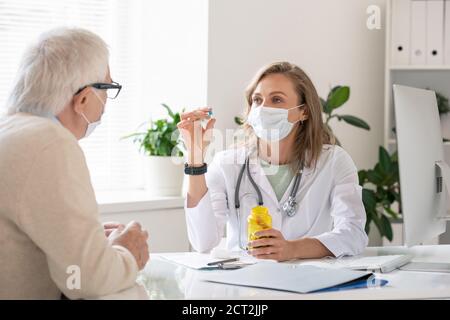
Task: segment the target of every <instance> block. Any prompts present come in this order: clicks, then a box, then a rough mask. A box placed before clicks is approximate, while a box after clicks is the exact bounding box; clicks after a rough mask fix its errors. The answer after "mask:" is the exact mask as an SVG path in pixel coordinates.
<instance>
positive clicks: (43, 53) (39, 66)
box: [7, 28, 109, 116]
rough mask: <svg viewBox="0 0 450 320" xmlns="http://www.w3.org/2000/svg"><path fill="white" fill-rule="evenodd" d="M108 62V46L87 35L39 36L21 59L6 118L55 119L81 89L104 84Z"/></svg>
mask: <svg viewBox="0 0 450 320" xmlns="http://www.w3.org/2000/svg"><path fill="white" fill-rule="evenodd" d="M108 60H109V51H108V46H107V45H106V43H105V42H104V41H103V40H102V39H101V38H100V37H99V36H97V35H96V34H94V33H92V32H90V31H87V30H84V29H78V28H58V29H53V30H50V31H48V32H46V33H44V34H42V35H41V36H40V37H39V39H38V41H37V43H35V44H33V45H32V46H30V47H29V48H28V49H27V50H26V52H25V54H24V56H23V58H22V62H21V64H20V68H19V72H18V76H17V79H16V81H15V83H14V86H13V90H12V92H11V94H10V96H9V99H8V104H7V107H8V114H15V113H17V112H27V113H32V114H35V115H39V116H53V115H57V114H58V113H60V112H61V111H62V110H63V109H64V107H65V106H66V105H67V104H68V103H69V102H70V101H71V99H72V98H73V96H74V94H75V93H76V92H77V91H78V90H79V89H80V88H81V87H83V86H86V85H88V84H91V83H95V82H104V81H105V77H106V75H107V72H108Z"/></svg>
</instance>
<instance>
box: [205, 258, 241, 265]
mask: <svg viewBox="0 0 450 320" xmlns="http://www.w3.org/2000/svg"><path fill="white" fill-rule="evenodd" d="M238 260H239V258H232V259H226V260H220V261H215V262H210V263H208V264H207V265H208V266H214V265H216V264H222V263H227V262H234V261H238Z"/></svg>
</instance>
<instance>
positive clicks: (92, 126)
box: [81, 91, 105, 138]
mask: <svg viewBox="0 0 450 320" xmlns="http://www.w3.org/2000/svg"><path fill="white" fill-rule="evenodd" d="M94 93H95V96H96V97H97V99H99V101H101V103H102V105H103V108H104V107H105V105H104V103H103V101H102V100H101V98H100V97H99V96H98V95H97V92H95V91H94ZM102 115H103V114H102ZM102 115H101V116H100V118H99V119H98V121H95V122H91V121H89V119H88V118H87V117H86V115H85V114H84V113H83V112H82V113H81V116H82V117H83V119H84V120H85V121H86V122H87V124H88V126H87V129H86V133H85V134H84V138H87V137H89V136H90V135H91V134H92V132H94V130H95V128H97V127H98V126H99V125H100V124H101V123H102V121H101V120H102Z"/></svg>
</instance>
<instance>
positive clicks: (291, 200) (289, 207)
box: [234, 157, 304, 250]
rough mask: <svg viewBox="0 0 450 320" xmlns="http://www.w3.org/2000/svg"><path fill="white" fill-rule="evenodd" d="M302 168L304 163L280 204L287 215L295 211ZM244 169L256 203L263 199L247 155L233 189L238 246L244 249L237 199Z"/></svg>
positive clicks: (239, 203) (261, 201) (238, 200)
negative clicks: (253, 190) (286, 197)
mask: <svg viewBox="0 0 450 320" xmlns="http://www.w3.org/2000/svg"><path fill="white" fill-rule="evenodd" d="M303 169H304V165H302V166H301V167H300V170H299V171H298V172H297V173H296V174H295V180H294V184H293V186H292V189H291V192H290V194H289V197H288V199H287V200H286V201H285V202H284V203H283V205H282V206H281V210H282V212H283V213H284V214H286V215H287V216H288V217H293V216H294V215H295V214H296V213H297V207H298V204H297V200H296V199H295V198H296V196H297V191H298V188H299V186H300V182H301V181H302V175H303ZM245 171H247V177H248V180H249V181H250V183H251V184H252V186H253V188H254V189H255V191H256V194H257V195H258V205H259V206H263V205H264V201H263V197H262V194H261V190H260V189H259V187H258V185H257V184H256V183H255V180H253V178H252V175H251V174H250V157H247V158H246V159H245V163H244V164H243V165H242V168H241V170H240V172H239V176H238V179H237V182H236V189H235V191H234V207H235V209H236V215H237V219H238V235H239V247H240V248H241V249H242V250H246V248H245V247H244V246H242V241H241V237H242V236H241V212H240V208H241V201H240V199H239V190H240V188H241V183H242V178H243V176H244V173H245Z"/></svg>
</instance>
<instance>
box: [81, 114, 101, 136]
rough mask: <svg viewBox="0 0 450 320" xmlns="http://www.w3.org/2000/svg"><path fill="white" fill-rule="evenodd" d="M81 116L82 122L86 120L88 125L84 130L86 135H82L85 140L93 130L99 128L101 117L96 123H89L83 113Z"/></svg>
mask: <svg viewBox="0 0 450 320" xmlns="http://www.w3.org/2000/svg"><path fill="white" fill-rule="evenodd" d="M81 116H82V117H83V118H84V120H86V122H87V124H88V126H87V129H86V133H85V134H84V137H85V138H87V137H89V136H90V135H91V133H92V132H94V130H95V128H97V126H99V125H100V124H101V123H102V121H101V117H100V119H99V120H98V121H95V122H90V121H89V120H88V119H87V118H86V116H85V115H84V113H81Z"/></svg>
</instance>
